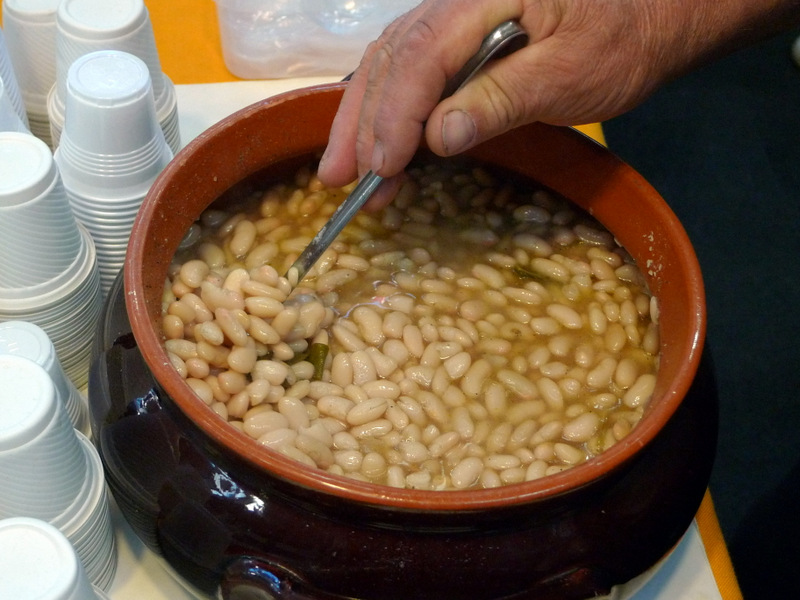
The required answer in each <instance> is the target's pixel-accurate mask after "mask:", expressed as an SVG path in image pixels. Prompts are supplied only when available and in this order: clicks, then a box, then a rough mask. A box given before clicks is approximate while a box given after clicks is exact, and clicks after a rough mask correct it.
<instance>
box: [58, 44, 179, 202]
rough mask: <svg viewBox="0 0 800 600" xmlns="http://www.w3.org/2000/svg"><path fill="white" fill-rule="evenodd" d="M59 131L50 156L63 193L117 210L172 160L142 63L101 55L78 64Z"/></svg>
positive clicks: (125, 55)
mask: <svg viewBox="0 0 800 600" xmlns="http://www.w3.org/2000/svg"><path fill="white" fill-rule="evenodd" d="M65 108H66V113H65V124H64V126H65V129H64V131H63V133H62V136H61V141H60V144H59V147H58V149H57V150H56V162H57V163H58V166H59V169H60V172H61V176H62V179H63V180H64V184H65V186H66V187H67V190H68V192H79V193H80V194H81V195H83V196H92V195H93V194H97V195H98V196H100V197H102V198H107V199H108V200H107V201H106V203H105V204H100V205H99V206H98V208H104V207H105V208H107V209H112V210H113V209H114V208H117V206H115V204H114V203H112V202H111V201H112V200H116V199H119V200H121V201H123V207H125V208H128V205H127V204H126V203H125V201H126V199H127V198H129V197H130V196H139V195H141V194H142V193H146V192H147V190H148V189H149V188H150V185H151V184H152V182H153V180H154V179H155V177H156V176H158V174H159V173H160V172H161V171H162V169H163V168H164V167H165V166H166V165H167V163H168V162H169V161H170V160H171V159H172V151H171V150H170V148H169V146H168V145H167V143H166V140H165V138H164V133H163V132H162V130H161V128H160V126H159V123H158V118H157V116H156V109H155V100H154V97H153V91H152V86H151V78H150V72H149V71H148V69H147V66H146V65H145V63H144V62H143V61H142V60H141V59H139V58H138V57H136V56H135V55H132V54H129V53H127V52H118V51H114V50H104V51H98V52H92V53H90V54H86V55H83V56H81V57H80V58H78V59H77V60H76V61H75V62H74V63H73V64H72V66H71V67H70V69H69V74H68V78H67V95H66V105H65Z"/></svg>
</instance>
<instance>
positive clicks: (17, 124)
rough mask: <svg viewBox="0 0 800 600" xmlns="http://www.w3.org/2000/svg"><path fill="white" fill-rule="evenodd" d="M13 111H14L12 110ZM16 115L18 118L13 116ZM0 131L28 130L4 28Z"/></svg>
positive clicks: (0, 50) (0, 58)
mask: <svg viewBox="0 0 800 600" xmlns="http://www.w3.org/2000/svg"><path fill="white" fill-rule="evenodd" d="M11 111H13V112H11ZM14 115H16V117H17V119H14V118H13V116H14ZM3 123H6V125H7V126H6V127H0V131H28V115H27V113H26V112H25V103H24V102H23V100H22V94H21V93H20V91H19V82H18V81H17V74H16V71H15V69H14V64H13V63H12V62H11V55H10V54H9V52H8V47H7V46H6V41H5V36H4V35H3V30H2V29H0V125H2V124H3Z"/></svg>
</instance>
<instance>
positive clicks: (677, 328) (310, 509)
mask: <svg viewBox="0 0 800 600" xmlns="http://www.w3.org/2000/svg"><path fill="white" fill-rule="evenodd" d="M342 90H343V87H342V86H341V85H327V86H321V87H316V88H309V89H304V90H299V91H295V92H290V93H287V94H284V95H281V96H277V97H275V98H271V99H267V100H265V101H263V102H260V103H258V104H255V105H253V106H250V107H248V108H245V109H243V110H242V111H239V112H237V113H236V114H234V115H231V116H230V117H228V118H226V119H224V120H223V121H222V122H220V123H218V124H217V125H215V126H213V127H212V128H210V129H209V130H208V131H206V132H205V133H203V134H202V135H201V136H200V137H199V138H197V139H195V140H194V141H193V142H191V143H190V144H189V145H188V147H187V148H186V149H184V150H183V151H182V152H180V153H179V154H178V155H177V156H176V158H175V159H174V161H173V162H172V163H171V164H170V165H169V166H168V167H167V168H166V169H165V170H164V172H163V173H162V175H161V176H160V177H159V179H158V180H157V181H156V183H155V185H154V186H153V188H152V190H151V192H150V194H149V196H148V197H147V199H146V200H145V202H144V204H143V206H142V209H141V211H140V213H139V216H138V218H137V221H136V224H135V226H134V228H133V233H132V236H131V241H130V246H129V251H128V256H127V261H126V265H125V270H124V285H125V289H124V294H123V291H122V289H121V286H120V285H118V286H117V287H116V288H115V290H113V291H112V293H111V295H110V298H109V303H108V307H107V311H106V319H105V321H104V324H103V327H102V329H101V333H100V336H99V341H98V360H97V361H96V364H95V367H94V370H93V373H92V382H91V385H90V401H91V404H92V411H93V421H94V423H93V425H94V432H95V436H96V439H97V441H98V446H99V448H100V452H101V455H102V456H103V459H104V461H105V465H106V470H107V478H108V481H109V484H110V487H111V489H112V491H113V492H114V495H115V497H116V498H117V501H118V502H119V504H120V506H121V508H122V510H123V512H124V514H125V516H126V517H127V519H128V520H129V521H130V523H131V524H132V526H133V527H134V529H135V530H136V531H137V533H138V534H139V535H140V536H141V537H142V539H144V540H145V542H146V543H147V544H148V545H149V546H150V547H151V548H153V549H154V550H155V551H157V552H159V553H160V554H162V555H163V556H164V557H165V558H166V560H167V561H168V562H169V563H170V564H171V565H172V567H173V568H174V569H175V570H176V571H177V572H178V573H179V574H180V575H181V576H182V577H183V578H185V579H186V580H187V581H188V582H190V583H191V584H192V585H193V586H195V588H197V589H198V590H200V591H202V592H203V593H206V594H208V595H213V594H216V593H217V591H218V590H221V595H222V597H224V598H226V599H234V598H241V599H244V598H323V599H324V598H342V599H343V598H359V599H376V600H390V599H392V598H403V599H407V598H415V599H416V600H422V599H426V598H432V599H433V598H435V599H437V600H441V599H443V598H446V599H448V600H456V599H460V598H468V599H470V600H479V599H496V598H537V599H542V598H545V599H546V598H554V599H555V598H558V599H559V600H565V599H569V598H585V597H590V596H594V595H596V594H601V593H606V592H607V591H608V590H609V589H610V588H611V586H613V585H616V584H620V583H623V582H625V581H627V580H629V579H631V578H632V577H634V576H636V575H638V574H639V573H641V572H643V571H645V570H646V569H648V568H649V567H651V566H652V565H653V564H655V563H656V562H657V561H658V560H659V559H661V558H662V557H663V556H664V555H665V554H666V553H667V552H668V551H669V550H670V549H671V548H672V547H673V546H674V545H675V544H676V543H677V542H678V541H679V539H680V537H681V536H682V535H683V533H684V532H685V531H686V529H687V527H688V526H689V524H690V522H691V520H692V518H693V517H694V514H695V511H696V510H697V507H698V506H699V504H700V500H701V498H702V495H703V493H704V491H705V488H706V485H707V483H708V478H709V473H710V469H711V464H712V462H713V456H714V448H715V444H716V430H717V412H716V411H717V408H716V393H715V390H714V386H713V381H711V380H710V378H709V376H708V369H706V368H705V367H703V368H700V367H701V362H702V361H701V358H702V355H703V352H702V350H703V341H704V335H705V304H704V295H703V285H702V278H701V274H700V269H699V267H698V264H697V260H696V257H695V255H694V252H693V249H692V246H691V244H690V242H689V240H688V239H687V237H686V235H685V232H684V230H683V228H682V227H681V225H680V223H679V222H678V220H677V219H676V217H675V216H674V215H673V213H672V212H671V211H670V209H669V208H668V207H667V206H666V204H665V203H664V201H663V200H662V199H661V198H660V197H659V195H658V194H657V193H656V192H655V191H654V190H653V189H652V188H651V186H650V185H648V183H647V182H646V181H644V180H643V179H642V177H641V176H640V175H638V174H637V173H636V172H635V171H634V170H633V169H631V168H630V167H629V166H627V165H626V164H624V163H623V162H621V161H620V160H619V159H618V158H616V157H615V156H614V155H613V154H612V153H610V152H609V151H608V150H607V149H605V148H604V147H602V146H600V145H598V144H596V143H595V142H593V141H592V140H590V139H589V138H586V137H584V136H583V135H581V134H580V133H577V132H576V131H574V130H571V129H568V128H557V127H551V126H546V125H541V124H534V125H530V126H526V127H522V128H519V129H516V130H514V131H512V132H510V133H508V134H506V135H503V136H501V137H499V138H496V139H495V140H492V141H490V142H488V143H486V144H484V145H483V146H481V147H479V148H476V149H475V150H474V151H471V152H470V153H469V154H470V155H471V156H474V157H476V158H479V159H481V160H483V161H485V162H487V163H491V164H495V165H499V166H502V167H504V168H508V169H511V170H514V171H518V172H519V173H522V174H525V175H527V176H530V177H531V178H533V179H535V180H537V181H539V182H541V183H542V184H544V185H545V186H548V187H550V188H552V189H554V190H555V191H557V192H559V193H561V194H562V195H564V196H566V197H567V198H569V199H571V200H572V201H574V202H576V203H577V204H579V205H580V206H582V207H584V208H585V209H587V210H588V211H589V212H590V213H592V214H593V215H594V216H595V217H596V218H597V219H599V220H600V221H601V222H602V223H603V224H604V225H605V226H606V227H608V228H609V229H610V230H611V231H612V232H613V233H614V235H615V236H616V237H617V238H618V239H619V241H620V242H621V243H622V245H623V246H625V247H626V248H627V249H628V251H629V252H630V253H631V254H632V255H633V256H634V258H636V259H637V261H638V263H639V264H640V265H641V266H642V268H643V270H644V271H645V273H646V275H647V278H648V282H649V285H650V287H651V289H652V291H653V293H654V294H655V295H656V296H657V297H658V298H659V301H660V306H661V338H662V349H661V352H662V361H661V367H660V371H659V375H658V384H657V389H656V392H655V396H654V398H653V400H652V401H651V403H650V405H649V407H648V409H647V411H646V414H645V416H644V417H643V419H642V421H641V422H640V424H639V425H638V426H637V427H636V428H635V429H634V431H633V432H632V433H631V434H630V435H629V436H628V437H626V438H625V439H624V440H623V441H622V442H620V443H618V444H617V445H615V446H614V447H612V448H611V449H610V450H608V451H606V452H605V453H603V454H602V455H601V456H599V457H597V458H594V459H592V460H590V461H588V462H587V463H585V464H583V465H580V466H577V467H575V468H572V469H570V470H567V471H565V472H563V473H560V474H558V475H552V476H549V477H546V478H543V479H541V480H537V481H533V482H529V483H524V484H518V485H512V486H506V487H501V488H497V489H492V490H469V491H453V492H429V491H419V490H396V489H393V488H388V487H383V486H377V485H370V484H365V483H359V482H355V481H352V480H349V479H345V478H341V477H337V476H334V475H330V474H326V473H323V472H321V471H319V470H316V469H311V468H307V467H305V466H303V465H300V464H298V463H296V462H294V461H292V460H290V459H288V458H286V457H284V456H282V455H280V454H277V453H273V452H271V451H269V450H266V449H264V448H263V447H261V446H259V445H258V444H257V443H256V442H255V441H254V440H252V439H250V438H248V437H247V436H245V435H244V434H240V433H239V432H237V431H236V430H234V429H233V428H231V427H229V426H228V425H226V424H225V423H223V422H222V421H221V420H220V419H219V418H218V417H217V416H216V415H215V414H214V413H213V412H212V411H211V410H210V409H209V408H208V407H206V406H205V405H204V404H203V403H202V402H198V401H197V399H196V398H195V397H194V396H193V394H192V392H191V390H190V388H189V387H188V386H187V385H186V384H185V383H184V381H183V380H182V379H181V377H180V376H179V375H178V374H177V372H175V371H174V370H173V369H172V367H171V366H170V363H169V361H168V359H167V356H166V353H165V351H164V348H163V346H162V341H163V340H162V336H161V333H160V329H159V323H160V311H161V296H162V289H163V285H164V280H165V277H166V272H167V267H168V265H169V263H170V260H171V258H172V256H173V253H174V252H175V250H176V248H177V245H178V243H179V241H180V240H181V238H182V236H183V234H184V232H185V231H186V230H187V229H188V227H189V226H190V225H191V224H192V222H193V221H194V220H195V219H196V218H197V217H198V216H199V215H200V213H201V212H202V211H203V210H204V209H205V208H206V207H207V206H208V205H209V204H210V203H211V202H213V201H215V200H217V199H218V198H220V197H221V196H225V197H228V196H236V195H238V194H239V193H241V192H242V191H243V190H245V189H249V188H251V187H252V186H254V185H258V184H259V182H260V181H264V180H267V179H270V178H273V177H275V176H277V175H279V174H282V173H284V174H288V173H291V172H292V171H293V169H294V168H295V167H296V166H297V165H298V164H300V163H302V162H304V161H306V160H307V159H308V158H309V157H312V156H314V155H316V154H318V153H319V152H320V151H321V150H322V149H323V148H324V146H325V144H326V142H327V137H328V131H329V128H330V123H331V121H332V118H333V115H334V113H335V111H336V108H337V106H338V102H339V99H340V96H341V92H342ZM123 303H124V306H123Z"/></svg>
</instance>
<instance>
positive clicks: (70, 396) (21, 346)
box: [0, 321, 89, 435]
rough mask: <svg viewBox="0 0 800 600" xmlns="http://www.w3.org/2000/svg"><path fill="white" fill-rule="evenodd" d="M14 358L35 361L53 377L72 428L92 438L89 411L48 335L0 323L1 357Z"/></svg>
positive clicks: (21, 323)
mask: <svg viewBox="0 0 800 600" xmlns="http://www.w3.org/2000/svg"><path fill="white" fill-rule="evenodd" d="M3 354H13V355H15V356H22V357H24V358H27V359H29V360H32V361H33V362H35V363H36V364H37V365H39V366H40V367H42V368H43V369H44V370H45V371H47V374H48V375H50V379H52V381H53V384H54V385H55V387H56V393H57V395H58V399H59V402H60V403H61V404H62V405H63V406H64V407H65V408H66V410H67V415H69V418H70V421H71V422H72V426H73V427H75V429H77V430H78V431H80V432H82V433H84V434H86V435H89V408H88V405H87V403H86V401H85V400H84V399H83V397H82V396H81V393H80V392H79V391H78V388H76V387H75V384H74V383H73V382H72V381H71V380H70V379H69V378H68V377H67V375H66V373H64V369H63V368H62V366H61V361H60V360H59V358H58V355H57V354H56V349H55V346H54V345H53V342H52V341H51V340H50V338H49V337H48V335H47V333H46V332H45V331H44V329H42V328H41V327H39V326H38V325H36V324H35V323H29V322H27V321H6V322H4V323H0V355H3Z"/></svg>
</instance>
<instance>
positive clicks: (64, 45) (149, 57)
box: [47, 0, 180, 152]
mask: <svg viewBox="0 0 800 600" xmlns="http://www.w3.org/2000/svg"><path fill="white" fill-rule="evenodd" d="M98 50H118V51H121V52H127V53H129V54H133V55H134V56H137V57H139V58H140V59H142V61H144V63H145V64H146V65H147V68H148V70H149V71H150V79H151V82H152V86H153V96H154V98H155V102H156V109H157V115H158V122H159V123H160V124H161V126H162V128H163V130H164V132H165V135H166V136H167V140H168V142H169V143H170V147H171V148H172V150H173V152H177V151H178V149H179V148H180V139H179V133H177V132H175V131H174V130H175V129H177V127H176V125H175V123H176V121H177V104H176V100H175V90H174V85H173V84H172V82H171V81H170V80H169V78H168V77H167V76H166V75H165V74H164V73H163V72H162V70H161V62H160V60H159V56H158V50H157V47H156V43H155V36H154V35H153V27H152V23H151V22H150V15H149V13H148V12H147V8H146V7H145V5H144V2H143V1H142V0H63V1H62V3H61V4H60V6H59V8H58V12H57V15H56V83H55V85H54V87H53V89H51V91H50V93H49V96H48V102H47V108H48V114H49V117H50V130H51V137H52V140H53V144H54V146H58V145H59V144H60V140H61V132H62V131H63V128H64V121H65V103H66V94H67V85H66V81H67V74H68V71H69V68H70V66H71V65H72V63H73V62H75V60H77V59H78V58H79V57H81V56H83V55H84V54H89V53H91V52H96V51H98ZM176 135H177V136H178V139H177V141H176V145H175V146H172V143H173V141H175V137H176Z"/></svg>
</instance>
